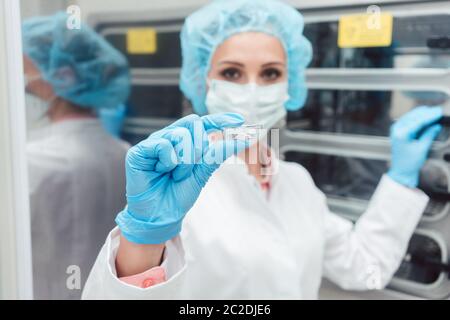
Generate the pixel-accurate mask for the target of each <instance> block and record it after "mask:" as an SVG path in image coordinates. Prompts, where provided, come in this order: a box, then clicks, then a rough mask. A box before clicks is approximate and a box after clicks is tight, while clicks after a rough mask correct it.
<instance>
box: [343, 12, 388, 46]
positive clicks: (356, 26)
mask: <svg viewBox="0 0 450 320" xmlns="http://www.w3.org/2000/svg"><path fill="white" fill-rule="evenodd" d="M392 24H393V17H392V14H390V13H385V12H383V13H381V12H379V13H376V14H356V15H348V16H342V17H340V19H339V33H338V46H339V48H363V47H388V46H390V45H391V43H392Z"/></svg>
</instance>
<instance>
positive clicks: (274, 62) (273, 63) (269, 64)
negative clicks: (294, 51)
mask: <svg viewBox="0 0 450 320" xmlns="http://www.w3.org/2000/svg"><path fill="white" fill-rule="evenodd" d="M273 65H278V66H283V67H284V63H283V62H278V61H273V62H267V63H264V64H263V65H262V67H267V66H273Z"/></svg>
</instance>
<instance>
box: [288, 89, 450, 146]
mask: <svg viewBox="0 0 450 320" xmlns="http://www.w3.org/2000/svg"><path fill="white" fill-rule="evenodd" d="M419 105H430V106H433V105H440V106H448V105H450V97H449V96H447V95H446V94H445V93H441V92H405V91H346V90H310V91H309V94H308V99H307V102H306V104H305V107H304V108H303V109H300V110H299V111H295V112H289V114H288V124H287V125H288V128H289V129H291V130H294V131H295V130H312V131H317V132H329V133H348V134H362V135H374V136H389V128H390V126H391V125H392V123H393V121H394V120H396V119H398V118H399V117H400V116H402V115H403V114H405V113H406V112H408V111H409V110H411V109H413V108H414V107H415V106H419ZM449 136H450V128H448V127H445V128H444V130H442V132H441V134H440V136H439V137H438V140H441V141H444V140H447V139H448V138H449Z"/></svg>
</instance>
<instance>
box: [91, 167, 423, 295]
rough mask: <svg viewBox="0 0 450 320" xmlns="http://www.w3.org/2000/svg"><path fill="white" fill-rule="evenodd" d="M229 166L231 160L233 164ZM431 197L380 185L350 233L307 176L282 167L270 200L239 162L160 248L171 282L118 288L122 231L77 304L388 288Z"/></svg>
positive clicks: (216, 179)
mask: <svg viewBox="0 0 450 320" xmlns="http://www.w3.org/2000/svg"><path fill="white" fill-rule="evenodd" d="M233 160H235V159H233ZM427 202H428V197H427V196H426V195H425V194H424V193H423V192H421V191H419V190H416V189H409V188H406V187H404V186H402V185H400V184H398V183H396V182H394V181H393V180H391V179H390V178H389V177H388V176H383V178H382V180H381V182H380V184H379V186H378V188H377V191H376V193H375V195H374V196H373V198H372V200H371V203H370V206H369V208H368V209H367V211H366V212H365V213H364V215H363V216H362V217H361V218H360V219H359V220H358V222H357V223H356V225H355V226H353V224H352V223H351V222H349V221H347V220H345V219H343V218H341V217H339V216H337V215H335V214H333V213H331V212H330V211H329V209H328V207H327V204H326V198H325V196H324V194H323V193H322V192H321V191H319V190H318V189H317V188H316V186H315V185H314V183H313V181H312V179H311V176H310V175H309V173H308V172H307V171H306V170H305V169H304V168H303V167H302V166H300V165H298V164H296V163H289V162H284V161H279V171H278V173H277V174H276V175H275V176H274V177H273V185H272V189H271V191H270V196H269V198H267V197H266V196H265V194H264V193H263V191H262V190H261V189H260V187H259V186H258V184H257V183H256V180H255V179H254V178H253V177H252V176H250V175H249V174H248V173H247V169H246V166H245V164H244V163H242V162H241V163H239V164H229V163H228V161H227V162H226V164H224V165H222V167H221V168H220V169H219V170H217V171H216V172H215V173H214V175H213V176H212V177H211V179H210V180H209V182H208V183H207V185H206V187H205V188H204V189H203V190H202V192H201V194H200V197H199V198H198V200H197V202H196V203H195V205H194V207H193V208H192V209H191V210H190V211H189V212H188V213H187V216H186V218H185V221H184V224H183V230H182V232H181V234H180V236H178V237H176V238H174V239H172V240H170V241H168V242H167V244H166V245H167V246H166V251H165V256H164V261H163V264H162V266H163V267H165V268H166V272H167V275H168V281H166V282H165V283H162V284H158V285H156V286H153V287H149V288H146V289H142V288H138V287H134V286H131V285H128V284H125V283H123V282H121V281H120V280H118V278H117V277H116V271H115V263H114V262H115V256H116V251H117V247H118V243H119V237H118V236H119V230H118V229H114V230H113V231H112V232H111V233H110V235H109V236H108V237H107V240H106V243H105V245H104V246H103V248H102V250H101V251H100V254H99V256H98V258H97V261H96V263H95V265H94V267H93V269H92V271H91V274H90V275H89V279H88V281H87V283H86V286H85V288H84V291H83V298H84V299H316V298H317V297H318V289H319V285H320V282H321V278H322V276H325V277H327V278H329V279H330V280H331V281H333V282H335V283H336V284H338V285H340V286H341V287H342V288H345V289H355V290H367V289H371V288H374V287H377V286H381V287H382V286H385V285H386V284H387V283H388V282H389V280H390V279H391V277H392V275H393V273H394V272H395V271H396V269H397V268H398V266H399V264H400V262H401V260H402V258H403V256H404V254H405V252H406V249H407V244H408V240H409V238H410V237H411V235H412V233H413V230H414V229H415V227H416V225H417V223H418V221H419V219H420V217H421V214H422V212H423V210H424V209H425V206H426V204H427Z"/></svg>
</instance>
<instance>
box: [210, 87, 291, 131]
mask: <svg viewBox="0 0 450 320" xmlns="http://www.w3.org/2000/svg"><path fill="white" fill-rule="evenodd" d="M208 86H209V90H208V93H207V95H206V107H207V108H208V112H209V113H210V114H212V113H219V112H237V113H240V114H242V115H243V116H244V118H245V122H246V123H247V124H260V125H262V127H263V128H264V129H270V128H272V127H273V126H274V125H275V124H276V123H277V122H279V121H280V120H281V119H284V118H285V116H286V109H285V108H284V103H285V102H286V101H287V100H288V99H289V95H288V83H287V82H280V83H275V84H271V85H267V86H260V85H257V84H256V83H248V84H236V83H232V82H230V81H223V80H215V79H213V80H208Z"/></svg>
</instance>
